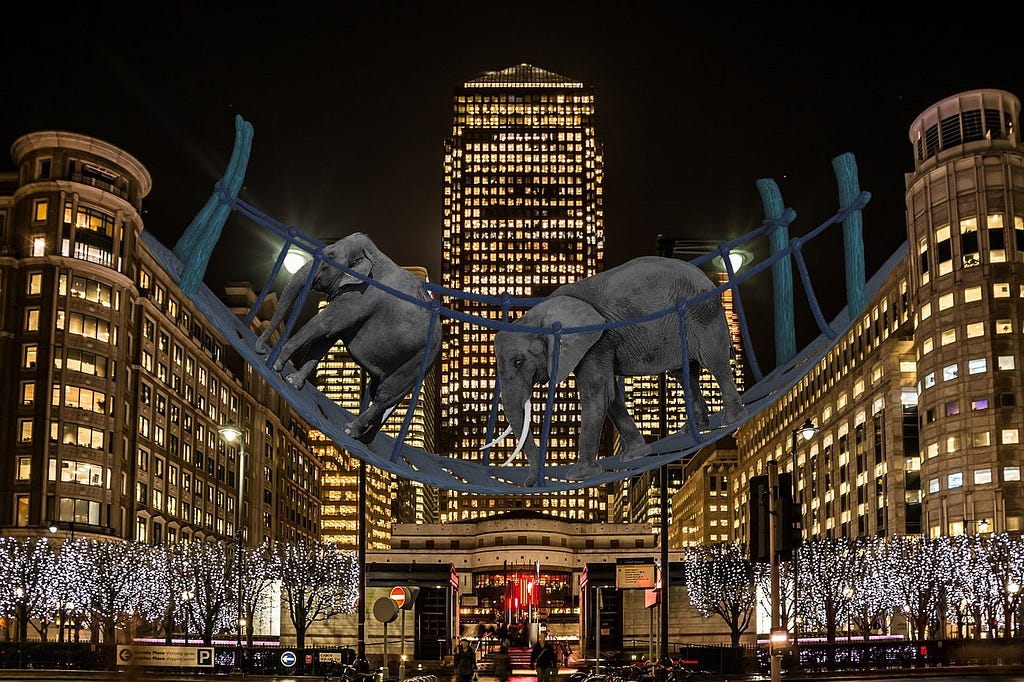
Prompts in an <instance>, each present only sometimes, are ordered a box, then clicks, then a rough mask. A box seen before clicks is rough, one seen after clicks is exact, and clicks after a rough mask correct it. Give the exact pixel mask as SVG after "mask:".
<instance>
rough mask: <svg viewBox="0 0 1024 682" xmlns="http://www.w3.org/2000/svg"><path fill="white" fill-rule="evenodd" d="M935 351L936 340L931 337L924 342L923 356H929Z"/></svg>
mask: <svg viewBox="0 0 1024 682" xmlns="http://www.w3.org/2000/svg"><path fill="white" fill-rule="evenodd" d="M934 349H935V340H934V339H932V337H930V336H929V337H928V338H927V339H925V340H924V343H922V344H921V354H922V355H928V354H929V353H931V352H932V351H933V350H934Z"/></svg>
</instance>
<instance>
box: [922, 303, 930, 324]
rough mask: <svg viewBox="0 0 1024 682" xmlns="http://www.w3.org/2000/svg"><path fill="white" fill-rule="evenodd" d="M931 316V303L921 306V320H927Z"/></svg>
mask: <svg viewBox="0 0 1024 682" xmlns="http://www.w3.org/2000/svg"><path fill="white" fill-rule="evenodd" d="M931 316H932V304H931V303H925V304H924V305H923V306H921V319H922V320H927V319H928V318H929V317H931Z"/></svg>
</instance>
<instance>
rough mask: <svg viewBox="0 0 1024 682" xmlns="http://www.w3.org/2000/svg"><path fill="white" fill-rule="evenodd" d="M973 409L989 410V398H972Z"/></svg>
mask: <svg viewBox="0 0 1024 682" xmlns="http://www.w3.org/2000/svg"><path fill="white" fill-rule="evenodd" d="M971 409H972V410H987V409H988V398H972V399H971Z"/></svg>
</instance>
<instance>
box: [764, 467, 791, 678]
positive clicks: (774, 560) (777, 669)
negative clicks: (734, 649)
mask: <svg viewBox="0 0 1024 682" xmlns="http://www.w3.org/2000/svg"><path fill="white" fill-rule="evenodd" d="M778 500H779V463H778V462H776V461H775V460H774V459H773V460H770V461H769V462H768V561H769V564H768V565H769V566H770V567H771V570H770V577H771V583H772V587H771V591H772V593H771V595H770V597H771V610H772V629H771V635H770V636H769V638H768V646H769V654H770V659H771V682H781V680H782V648H781V645H780V642H778V641H777V638H778V636H779V634H778V633H779V630H780V621H781V618H780V608H779V587H780V585H779V583H780V581H779V555H778V552H777V551H776V547H777V546H778V542H779V515H778ZM787 639H788V638H787Z"/></svg>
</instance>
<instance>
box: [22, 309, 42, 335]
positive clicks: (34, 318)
mask: <svg viewBox="0 0 1024 682" xmlns="http://www.w3.org/2000/svg"><path fill="white" fill-rule="evenodd" d="M25 331H28V332H37V331H39V308H29V309H28V310H26V311H25Z"/></svg>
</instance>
